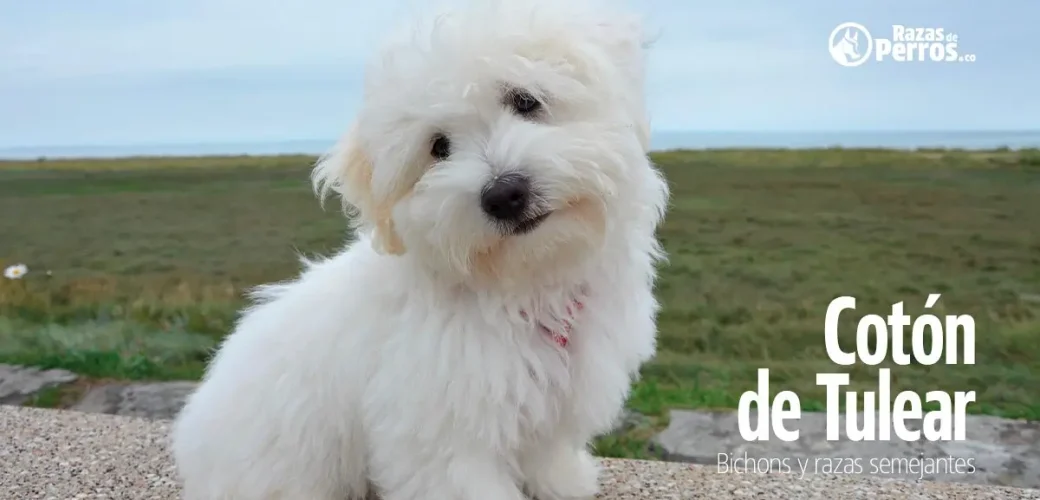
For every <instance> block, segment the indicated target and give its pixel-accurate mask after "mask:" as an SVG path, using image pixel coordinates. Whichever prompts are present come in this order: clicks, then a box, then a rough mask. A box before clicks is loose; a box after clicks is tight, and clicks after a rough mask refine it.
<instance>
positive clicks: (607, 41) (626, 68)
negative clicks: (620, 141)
mask: <svg viewBox="0 0 1040 500" xmlns="http://www.w3.org/2000/svg"><path fill="white" fill-rule="evenodd" d="M595 37H596V41H597V43H598V44H599V45H600V46H601V47H603V48H604V49H605V51H606V53H607V56H608V57H609V58H610V60H611V62H613V64H614V66H615V67H616V68H617V70H618V75H619V76H620V77H621V78H622V79H623V80H624V81H625V83H626V84H627V85H628V86H629V88H628V89H627V90H628V92H626V93H625V94H626V95H629V96H632V99H633V101H632V102H629V103H627V104H628V108H629V109H630V111H631V113H632V120H633V122H634V125H635V127H636V129H637V130H636V131H637V133H638V135H639V139H640V142H641V143H642V145H643V149H644V150H647V151H649V149H650V120H649V117H648V116H647V114H646V110H645V104H644V102H643V100H642V96H643V89H644V74H645V72H646V50H647V49H648V48H649V47H650V44H651V41H650V40H649V39H648V38H647V37H646V33H645V31H644V28H643V23H642V22H641V20H640V19H638V18H637V17H635V16H619V17H617V18H614V19H610V20H606V21H603V22H600V23H599V24H597V30H596V32H595Z"/></svg>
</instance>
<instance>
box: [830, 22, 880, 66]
mask: <svg viewBox="0 0 1040 500" xmlns="http://www.w3.org/2000/svg"><path fill="white" fill-rule="evenodd" d="M829 42H830V44H829V46H830V52H831V57H832V58H833V59H834V60H835V61H836V62H837V63H838V64H840V65H842V66H845V67H847V68H852V67H855V66H859V65H861V64H863V63H865V62H867V59H870V53H871V52H872V51H873V50H874V39H873V38H872V37H871V36H870V32H869V31H867V28H866V27H864V26H863V25H862V24H859V23H841V24H839V25H838V27H837V28H834V31H831V37H830V40H829Z"/></svg>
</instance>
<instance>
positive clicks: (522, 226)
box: [510, 211, 552, 236]
mask: <svg viewBox="0 0 1040 500" xmlns="http://www.w3.org/2000/svg"><path fill="white" fill-rule="evenodd" d="M550 215H552V212H551V211H550V212H544V213H542V214H539V215H536V216H534V217H528V218H526V219H523V220H521V221H520V222H518V223H516V225H515V226H513V228H512V230H511V231H510V233H511V234H513V235H514V236H516V235H521V234H527V233H530V232H531V231H534V230H535V229H537V228H538V226H540V225H542V222H545V219H548V218H549V216H550Z"/></svg>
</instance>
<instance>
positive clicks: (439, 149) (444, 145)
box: [430, 134, 451, 160]
mask: <svg viewBox="0 0 1040 500" xmlns="http://www.w3.org/2000/svg"><path fill="white" fill-rule="evenodd" d="M430 154H432V155H433V157H434V158H436V159H438V160H443V159H446V158H447V157H448V156H450V155H451V141H449V140H448V138H447V137H445V136H444V135H443V134H437V135H435V136H433V145H432V146H431V147H430Z"/></svg>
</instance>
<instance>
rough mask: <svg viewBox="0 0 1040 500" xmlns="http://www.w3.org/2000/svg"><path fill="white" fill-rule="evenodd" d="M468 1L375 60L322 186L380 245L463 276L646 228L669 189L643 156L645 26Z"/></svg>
mask: <svg viewBox="0 0 1040 500" xmlns="http://www.w3.org/2000/svg"><path fill="white" fill-rule="evenodd" d="M474 4H475V5H474V6H471V7H468V8H462V9H458V10H454V11H446V12H444V13H442V14H441V15H439V16H437V17H436V18H435V20H434V21H433V22H432V23H431V24H430V25H429V26H425V27H423V28H421V29H413V30H410V31H409V34H408V36H406V37H404V38H403V39H401V40H398V41H396V42H392V43H390V44H389V45H388V46H387V47H386V48H385V49H384V50H383V51H382V52H381V53H380V54H379V57H377V58H375V59H374V60H373V61H372V63H371V64H370V66H369V68H368V70H367V77H366V81H365V93H364V99H363V102H362V104H361V109H360V111H359V112H358V116H357V118H356V121H355V123H354V125H353V126H352V128H351V129H350V131H349V132H348V133H347V134H346V135H345V136H344V137H343V138H342V140H341V141H340V143H339V144H338V145H337V147H336V148H335V149H334V150H333V151H332V152H330V153H329V154H327V155H326V156H325V157H323V158H322V159H321V160H320V161H319V162H318V164H317V166H316V168H315V169H314V173H313V179H314V182H315V186H316V188H318V189H319V191H320V192H322V193H323V194H325V193H328V192H329V191H335V192H337V193H338V194H340V195H341V196H342V198H343V200H344V202H345V204H346V206H347V207H348V208H352V209H353V211H354V213H355V215H356V222H357V223H358V225H359V228H360V230H361V231H365V232H369V233H370V234H371V238H372V241H373V242H374V244H375V245H376V247H377V249H379V250H380V251H382V252H385V253H390V254H406V253H411V254H414V255H415V256H416V257H417V258H419V259H421V261H422V262H423V264H424V265H428V266H431V267H432V268H434V270H435V271H438V272H443V273H449V274H450V275H452V276H454V277H456V278H458V279H463V280H465V279H469V278H493V279H496V280H506V281H508V280H526V279H530V278H531V277H532V276H537V275H538V274H539V273H551V272H558V271H560V270H564V269H566V268H567V267H569V266H575V265H578V264H579V263H580V262H582V261H583V260H584V259H587V258H589V257H591V256H594V255H595V253H596V252H598V251H600V250H601V249H602V248H603V247H604V245H606V244H608V243H607V240H608V237H609V235H618V234H622V233H625V232H626V231H638V232H639V234H643V235H645V234H648V233H652V231H653V228H654V227H655V226H656V224H657V223H658V221H659V219H660V217H661V215H662V213H663V210H664V205H665V203H666V198H667V188H666V184H665V183H664V181H663V179H662V178H661V177H660V176H659V174H658V172H657V171H656V170H655V169H654V168H653V166H652V165H651V164H650V162H649V160H648V158H647V151H648V148H649V123H648V119H647V116H646V110H645V104H644V97H643V71H644V70H643V65H644V56H643V50H644V46H643V45H644V40H643V37H642V32H641V30H640V29H639V25H638V24H637V23H635V22H632V21H631V20H630V19H629V18H627V17H620V16H612V15H608V14H607V13H606V12H608V11H606V10H604V9H601V8H596V7H595V6H590V7H593V8H588V9H580V8H575V7H577V4H578V2H576V1H574V0H571V1H569V2H559V3H558V4H554V3H553V0H549V1H539V0H502V1H495V0H490V1H485V2H482V3H480V2H474ZM563 4H566V5H563Z"/></svg>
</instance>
